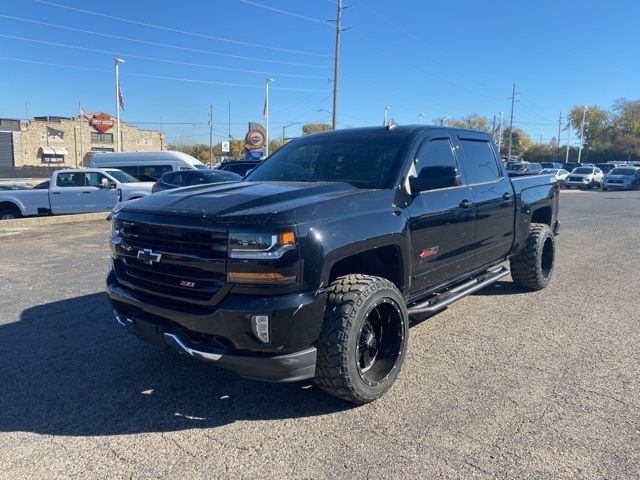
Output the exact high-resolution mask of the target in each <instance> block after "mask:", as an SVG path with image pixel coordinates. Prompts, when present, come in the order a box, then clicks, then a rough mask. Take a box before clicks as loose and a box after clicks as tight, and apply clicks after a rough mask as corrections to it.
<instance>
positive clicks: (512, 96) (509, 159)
mask: <svg viewBox="0 0 640 480" xmlns="http://www.w3.org/2000/svg"><path fill="white" fill-rule="evenodd" d="M518 93H520V92H518ZM514 103H516V84H515V82H514V84H513V90H511V118H510V119H509V153H507V162H509V161H511V146H512V143H513V104H514Z"/></svg>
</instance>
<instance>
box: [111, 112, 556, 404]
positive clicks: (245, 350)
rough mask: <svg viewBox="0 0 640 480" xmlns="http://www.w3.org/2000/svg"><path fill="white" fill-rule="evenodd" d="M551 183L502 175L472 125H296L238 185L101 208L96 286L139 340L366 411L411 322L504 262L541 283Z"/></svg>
mask: <svg viewBox="0 0 640 480" xmlns="http://www.w3.org/2000/svg"><path fill="white" fill-rule="evenodd" d="M558 193H559V188H558V182H557V181H556V180H555V178H554V177H552V176H549V175H531V176H525V177H522V178H516V179H510V178H509V177H508V176H507V172H506V170H505V168H504V167H503V165H502V162H501V161H500V157H499V154H498V149H497V147H496V145H495V144H494V143H493V140H492V138H491V136H490V135H488V134H486V133H484V132H479V131H474V130H466V129H455V128H450V127H437V126H424V125H413V126H389V127H371V128H360V129H345V130H336V131H331V132H324V133H318V134H314V135H307V136H303V137H300V138H298V139H295V140H292V141H291V142H289V143H287V144H286V145H284V146H283V147H282V148H280V149H279V150H277V151H276V152H274V153H273V154H272V155H271V156H270V157H269V158H267V159H266V160H265V161H264V162H262V163H261V164H260V165H259V166H258V167H256V169H255V170H254V171H252V172H251V173H250V174H249V175H248V176H247V177H245V178H244V179H243V180H242V181H239V182H232V183H225V184H220V185H202V186H194V187H186V188H181V189H178V190H167V191H164V192H160V193H157V194H154V195H152V196H149V197H146V198H143V199H141V200H138V201H136V202H132V203H130V204H123V205H120V206H119V207H117V208H116V209H114V215H113V218H112V229H111V236H110V242H109V244H110V249H111V257H112V263H111V267H110V269H109V272H108V274H107V278H106V290H107V293H108V295H109V298H110V301H111V303H112V305H113V309H114V314H115V319H116V321H117V323H118V324H119V325H120V326H122V327H123V328H125V329H127V330H129V331H130V332H132V333H133V334H135V335H137V336H138V337H139V338H140V339H142V340H145V341H147V342H150V343H152V344H155V345H157V346H160V347H163V348H168V349H173V350H175V351H177V352H179V353H181V354H184V355H187V356H189V357H192V358H195V359H200V360H203V361H208V362H211V363H213V364H216V365H218V366H220V367H222V368H226V369H230V370H233V371H235V372H237V373H239V374H240V375H242V376H244V377H248V378H253V379H259V380H267V381H273V382H290V381H297V380H303V379H310V378H314V379H315V381H316V382H317V383H318V385H319V386H320V387H321V388H322V389H324V390H325V391H326V392H328V393H330V394H332V395H335V396H337V397H339V398H341V399H344V400H347V401H350V402H353V403H356V404H362V403H366V402H370V401H373V400H374V399H376V398H378V397H379V396H381V395H382V394H383V393H384V392H385V391H387V389H389V387H390V386H391V385H392V383H393V382H394V380H395V379H396V378H397V376H398V374H399V372H400V370H401V367H402V364H403V361H404V358H405V356H406V352H407V348H408V338H409V319H410V317H414V318H421V317H425V316H428V315H431V314H432V313H434V312H437V311H439V310H442V309H444V308H445V307H447V306H448V305H450V304H452V303H453V302H455V301H456V300H458V299H460V298H462V297H464V296H465V295H468V294H470V293H472V292H475V291H477V290H479V289H481V288H484V287H486V286H488V285H490V284H491V283H493V282H495V281H497V280H498V279H500V278H503V277H504V276H506V275H507V274H508V273H509V269H508V268H507V267H506V266H505V265H503V263H504V262H505V261H509V262H510V263H509V264H510V269H511V276H512V279H513V281H514V282H515V283H517V284H518V285H521V286H522V287H523V288H527V289H532V290H539V289H542V288H544V287H546V286H547V285H548V284H549V282H550V280H551V278H552V275H553V270H554V261H555V239H554V236H555V234H557V232H558V229H559V226H560V222H559V220H558ZM471 301H473V300H471ZM495 301H496V302H499V301H500V297H496V299H495Z"/></svg>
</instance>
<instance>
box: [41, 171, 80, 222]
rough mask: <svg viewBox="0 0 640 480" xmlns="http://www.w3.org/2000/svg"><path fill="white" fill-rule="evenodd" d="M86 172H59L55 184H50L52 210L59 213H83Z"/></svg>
mask: <svg viewBox="0 0 640 480" xmlns="http://www.w3.org/2000/svg"><path fill="white" fill-rule="evenodd" d="M83 190H84V173H82V172H59V173H58V174H57V176H56V181H55V184H54V185H50V186H49V201H50V203H51V212H52V213H54V214H56V215H58V214H65V213H82V212H83V211H84V207H83V199H82V195H83V194H82V192H83Z"/></svg>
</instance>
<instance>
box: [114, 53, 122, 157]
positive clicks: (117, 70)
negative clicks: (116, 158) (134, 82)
mask: <svg viewBox="0 0 640 480" xmlns="http://www.w3.org/2000/svg"><path fill="white" fill-rule="evenodd" d="M113 63H115V74H116V135H117V136H118V138H117V139H116V152H119V151H120V150H121V148H122V145H121V144H120V143H121V142H120V64H121V63H124V60H123V59H121V58H118V57H115V58H114V59H113Z"/></svg>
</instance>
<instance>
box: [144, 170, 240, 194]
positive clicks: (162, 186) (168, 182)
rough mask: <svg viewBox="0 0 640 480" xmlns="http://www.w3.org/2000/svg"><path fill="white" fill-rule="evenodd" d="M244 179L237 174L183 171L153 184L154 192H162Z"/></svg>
mask: <svg viewBox="0 0 640 480" xmlns="http://www.w3.org/2000/svg"><path fill="white" fill-rule="evenodd" d="M240 180H242V177H241V176H240V175H238V174H237V173H233V172H226V171H218V170H183V171H181V172H167V173H165V174H163V175H162V176H161V177H160V178H159V179H158V181H157V182H156V183H154V184H153V189H152V192H153V193H156V192H161V191H163V190H170V189H172V188H179V187H188V186H192V185H205V184H207V183H221V182H237V181H240Z"/></svg>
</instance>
